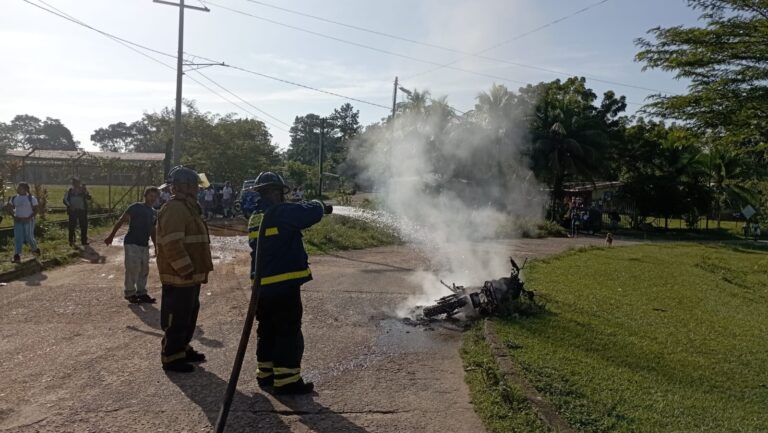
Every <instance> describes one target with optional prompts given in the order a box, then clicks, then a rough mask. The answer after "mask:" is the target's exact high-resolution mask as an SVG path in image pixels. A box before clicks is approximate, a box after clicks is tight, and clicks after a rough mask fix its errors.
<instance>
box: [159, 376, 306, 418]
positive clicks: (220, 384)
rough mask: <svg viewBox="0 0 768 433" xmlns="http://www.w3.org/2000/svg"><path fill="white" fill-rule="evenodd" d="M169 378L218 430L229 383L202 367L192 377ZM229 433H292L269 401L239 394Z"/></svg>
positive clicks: (263, 397)
mask: <svg viewBox="0 0 768 433" xmlns="http://www.w3.org/2000/svg"><path fill="white" fill-rule="evenodd" d="M166 376H167V377H168V379H169V380H170V381H171V382H173V383H174V384H175V385H176V386H178V387H179V389H180V390H181V392H183V393H184V395H185V396H186V397H187V398H188V399H189V400H190V401H191V402H192V403H194V404H196V405H197V406H199V407H200V409H202V411H203V413H205V417H206V418H207V420H208V422H209V423H210V424H211V426H215V425H216V418H217V417H218V415H219V409H220V408H221V399H222V397H223V396H224V390H225V389H226V388H227V382H226V381H225V380H224V379H221V378H220V377H218V376H216V375H215V374H213V373H211V372H210V371H208V370H206V369H204V368H202V367H200V366H198V367H196V370H195V372H194V373H191V374H179V373H167V374H166ZM226 431H227V433H245V432H255V431H268V432H274V433H290V432H291V429H290V427H288V425H286V424H285V423H284V422H283V421H282V420H281V419H280V415H279V414H278V413H277V412H276V411H275V408H274V407H273V406H272V403H271V402H270V401H269V399H268V398H267V397H265V396H263V395H261V394H254V395H252V396H248V395H246V394H243V393H242V392H240V391H236V392H235V397H234V400H233V401H232V407H231V409H230V413H229V418H228V419H227V429H226Z"/></svg>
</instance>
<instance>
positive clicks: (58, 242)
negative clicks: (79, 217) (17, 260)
mask: <svg viewBox="0 0 768 433" xmlns="http://www.w3.org/2000/svg"><path fill="white" fill-rule="evenodd" d="M111 227H112V222H108V223H103V224H99V225H93V226H90V227H89V228H88V237H89V238H91V239H93V237H94V236H96V235H99V234H102V233H104V232H106V231H108V230H109V229H111ZM36 239H37V244H38V247H39V248H40V250H41V251H42V252H43V255H42V257H41V259H42V260H48V259H59V260H60V261H61V262H62V263H67V262H69V261H70V260H71V257H70V254H71V253H72V252H73V251H75V250H74V249H72V247H71V246H70V245H69V240H68V238H67V229H65V228H59V227H54V226H50V227H47V228H46V232H45V234H44V235H43V236H37V238H36ZM29 257H32V254H31V252H30V251H29V247H28V246H27V245H24V248H23V250H22V259H27V258H29ZM12 258H13V237H11V238H9V239H8V240H7V241H6V243H5V244H3V245H0V272H8V271H11V270H13V269H14V268H16V266H18V265H16V264H14V263H11V259H12Z"/></svg>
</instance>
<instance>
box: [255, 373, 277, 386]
mask: <svg viewBox="0 0 768 433" xmlns="http://www.w3.org/2000/svg"><path fill="white" fill-rule="evenodd" d="M256 382H257V383H258V384H259V388H262V389H263V388H272V387H273V386H275V377H274V376H270V377H265V378H263V379H261V378H256Z"/></svg>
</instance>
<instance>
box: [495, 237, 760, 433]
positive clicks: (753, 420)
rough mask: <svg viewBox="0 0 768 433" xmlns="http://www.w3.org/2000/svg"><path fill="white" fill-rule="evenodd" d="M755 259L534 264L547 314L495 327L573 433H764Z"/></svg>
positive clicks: (586, 256)
mask: <svg viewBox="0 0 768 433" xmlns="http://www.w3.org/2000/svg"><path fill="white" fill-rule="evenodd" d="M750 248H753V249H749V248H743V247H740V246H738V245H735V246H706V245H700V244H666V245H641V246H633V247H624V248H612V249H601V248H597V249H586V250H579V251H574V252H570V253H567V254H564V255H562V256H559V257H556V258H551V259H548V260H544V261H539V262H535V263H534V264H533V265H532V266H531V267H530V268H529V269H528V271H527V282H528V283H527V284H528V285H529V287H530V288H533V289H534V290H536V291H537V292H538V294H539V295H540V296H541V297H542V298H543V299H545V300H546V302H547V308H548V313H547V314H544V315H541V316H538V317H535V318H528V319H516V320H512V319H505V320H499V321H497V322H496V323H495V326H496V329H497V330H498V332H499V335H500V337H501V338H502V340H503V341H505V342H506V343H507V345H508V346H509V347H515V348H516V349H514V350H512V351H511V354H512V356H513V358H514V360H515V362H518V363H519V364H520V365H521V366H522V368H523V369H524V371H525V373H526V375H527V377H528V379H529V380H530V381H531V382H532V383H533V384H534V386H536V388H537V389H539V391H540V392H542V393H543V394H544V395H546V396H547V397H548V398H549V399H550V400H551V401H552V402H553V403H554V404H555V406H556V407H557V408H558V410H559V411H560V413H561V414H562V415H563V416H564V418H565V419H567V420H568V421H569V422H570V423H571V425H573V426H574V427H575V428H577V429H578V431H581V432H638V433H641V432H691V433H693V432H697V433H700V432H713V433H714V432H718V433H720V432H765V431H768V411H767V410H766V408H768V370H767V369H766V365H768V350H766V335H767V333H768V272H766V269H768V253H766V252H765V251H762V250H759V249H754V247H750ZM498 431H501V430H498ZM507 431H510V432H518V431H519V432H525V431H527V430H523V429H512V428H510V429H509V430H507Z"/></svg>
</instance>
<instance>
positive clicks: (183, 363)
mask: <svg viewBox="0 0 768 433" xmlns="http://www.w3.org/2000/svg"><path fill="white" fill-rule="evenodd" d="M198 182H199V176H198V174H197V172H195V171H194V170H192V169H190V168H187V167H183V166H178V167H174V168H173V169H171V171H170V172H169V174H168V182H167V183H168V184H170V186H171V188H172V190H173V196H172V197H171V200H170V201H168V202H167V203H166V204H165V205H164V206H163V207H162V209H160V212H159V214H158V217H157V268H158V270H159V272H160V282H161V283H162V285H163V292H162V293H163V297H162V302H161V304H160V323H161V326H162V328H163V332H164V334H165V335H164V336H163V343H162V352H161V360H162V363H163V369H164V370H166V371H175V372H180V373H189V372H192V371H194V366H193V365H192V364H191V363H196V362H203V361H205V355H203V354H202V353H199V352H197V351H195V349H193V348H192V346H190V345H189V343H190V341H192V336H193V334H194V333H195V326H196V325H197V313H198V311H199V310H200V285H201V284H205V283H207V282H208V274H209V273H210V272H211V271H213V262H212V260H211V246H210V243H211V241H210V238H209V236H208V227H207V226H206V225H205V222H204V221H203V218H202V210H201V209H200V205H199V204H198V203H197V192H198V190H199V186H198Z"/></svg>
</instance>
